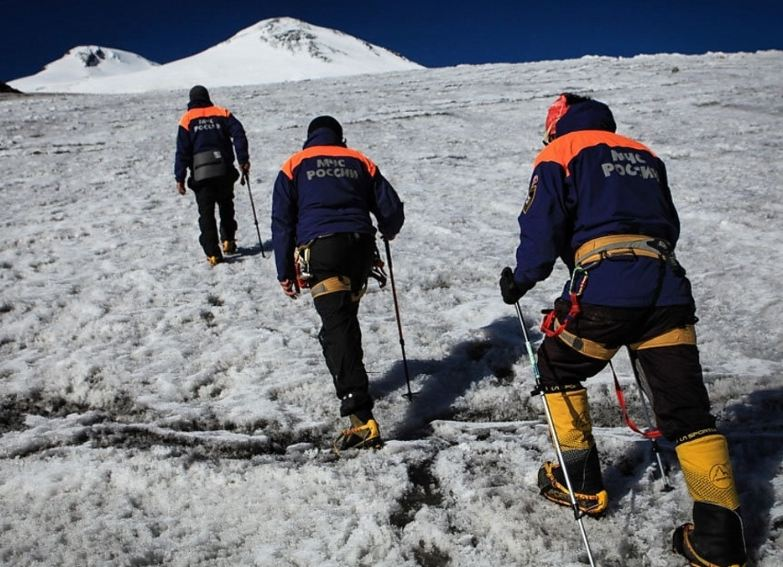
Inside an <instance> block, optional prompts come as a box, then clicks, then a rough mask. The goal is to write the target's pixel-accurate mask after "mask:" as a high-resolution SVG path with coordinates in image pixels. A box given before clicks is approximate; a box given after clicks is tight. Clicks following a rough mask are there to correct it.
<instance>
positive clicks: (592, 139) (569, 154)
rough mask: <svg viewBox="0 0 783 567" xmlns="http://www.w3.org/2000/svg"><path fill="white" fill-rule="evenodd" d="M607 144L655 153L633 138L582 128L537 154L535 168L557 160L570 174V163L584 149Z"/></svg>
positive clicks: (558, 139)
mask: <svg viewBox="0 0 783 567" xmlns="http://www.w3.org/2000/svg"><path fill="white" fill-rule="evenodd" d="M601 144H605V145H607V146H609V147H611V148H632V149H634V150H641V151H644V152H649V153H650V154H651V155H653V156H654V155H655V154H654V153H653V151H652V150H650V148H648V147H647V146H645V145H644V144H642V143H641V142H637V141H636V140H633V139H631V138H627V137H625V136H621V135H619V134H615V133H613V132H606V131H605V130H580V131H578V132H572V133H570V134H566V135H565V136H562V137H560V138H557V139H556V140H555V141H553V142H552V143H551V144H549V145H548V146H547V147H546V148H544V149H543V150H541V152H540V153H539V154H538V155H537V156H536V159H535V161H534V162H533V169H535V168H536V167H538V165H539V164H540V163H543V162H546V161H548V162H555V163H557V164H559V165H560V166H561V167H562V168H563V169H564V170H565V171H566V175H569V174H570V172H569V171H568V164H569V163H571V160H573V159H574V158H575V157H576V156H577V155H578V154H579V153H580V152H581V151H582V150H585V149H587V148H592V147H595V146H598V145H601Z"/></svg>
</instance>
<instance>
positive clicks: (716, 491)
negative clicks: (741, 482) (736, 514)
mask: <svg viewBox="0 0 783 567" xmlns="http://www.w3.org/2000/svg"><path fill="white" fill-rule="evenodd" d="M676 450H677V458H678V459H679V460H680V467H682V474H683V476H685V482H686V484H687V485H688V492H690V494H691V498H693V500H694V501H696V502H709V503H711V504H716V505H718V506H723V507H724V508H728V509H729V510H736V509H737V508H739V505H740V502H739V496H737V489H736V487H735V486H734V473H733V471H732V470H731V461H730V460H729V447H728V444H727V443H726V438H725V437H724V436H723V435H721V434H719V433H713V434H710V435H705V436H704V437H698V438H696V439H694V440H693V441H687V442H685V443H680V444H679V445H677V447H676Z"/></svg>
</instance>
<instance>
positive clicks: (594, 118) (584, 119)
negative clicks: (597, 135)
mask: <svg viewBox="0 0 783 567" xmlns="http://www.w3.org/2000/svg"><path fill="white" fill-rule="evenodd" d="M579 130H605V131H607V132H615V131H616V130H617V124H615V122H614V116H612V111H611V110H610V109H609V107H608V106H606V105H605V104H604V103H603V102H598V101H597V100H585V101H582V102H577V103H575V104H572V105H570V106H569V107H568V110H567V111H566V113H565V114H564V115H563V116H562V117H561V118H560V120H558V121H557V130H556V132H557V137H558V138H559V137H560V136H565V135H566V134H569V133H571V132H577V131H579Z"/></svg>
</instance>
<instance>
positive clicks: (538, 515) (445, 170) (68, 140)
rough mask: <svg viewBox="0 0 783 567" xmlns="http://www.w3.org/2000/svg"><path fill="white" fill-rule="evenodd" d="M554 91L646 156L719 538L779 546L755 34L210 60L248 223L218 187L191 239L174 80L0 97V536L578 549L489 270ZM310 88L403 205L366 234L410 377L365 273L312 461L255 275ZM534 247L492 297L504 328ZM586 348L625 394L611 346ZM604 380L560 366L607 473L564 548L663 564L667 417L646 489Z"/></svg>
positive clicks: (20, 542)
mask: <svg viewBox="0 0 783 567" xmlns="http://www.w3.org/2000/svg"><path fill="white" fill-rule="evenodd" d="M241 39H242V38H235V41H237V42H239V41H240V40H241ZM147 72H149V71H143V72H141V73H147ZM139 74H140V73H139ZM204 82H205V84H207V86H212V84H210V82H209V81H204ZM564 90H568V91H576V92H580V93H583V94H588V95H592V96H594V97H595V98H597V99H599V100H602V101H604V102H606V103H608V104H609V105H610V106H611V107H612V108H613V109H614V112H615V117H616V119H617V122H618V125H619V131H620V132H621V133H623V134H626V135H630V136H632V137H636V138H639V139H640V140H642V141H643V142H645V143H647V144H649V145H650V146H651V147H652V148H653V150H654V151H655V152H656V153H657V154H658V155H659V156H660V157H662V158H663V160H664V161H665V162H666V163H667V165H668V173H669V179H670V182H671V186H672V192H673V195H674V200H675V203H676V204H677V206H678V208H679V212H680V216H681V220H682V238H681V240H680V243H679V246H678V248H677V252H678V257H679V259H680V260H681V262H682V263H683V265H684V266H685V267H686V268H687V269H688V273H689V276H690V278H691V280H692V282H693V285H694V290H695V294H696V301H697V306H698V314H699V316H700V318H701V321H700V323H699V325H698V332H699V341H700V346H701V353H702V363H703V366H704V370H705V376H706V381H707V386H708V389H709V391H710V394H711V397H712V401H713V404H714V411H715V413H716V415H717V417H718V420H719V425H720V427H721V428H722V430H723V431H724V432H725V433H726V434H727V436H728V439H729V442H730V446H731V451H732V459H733V463H734V470H735V473H736V479H737V485H738V488H739V491H740V498H741V501H742V506H743V509H744V511H745V526H746V531H747V541H748V546H749V549H750V553H751V555H752V558H753V562H754V564H756V565H758V566H761V567H777V566H779V565H781V564H783V550H781V545H782V544H783V534H782V530H783V505H782V504H781V496H782V495H783V472H782V471H781V461H782V460H783V443H782V441H783V433H782V432H783V417H781V416H783V413H782V410H783V382H782V381H781V374H782V371H783V364H782V362H781V361H782V360H783V356H782V355H783V336H781V325H780V319H781V314H780V306H781V304H782V301H781V300H783V297H782V294H781V266H782V265H783V247H781V245H780V243H781V239H782V237H783V231H782V230H781V227H782V226H783V225H781V217H783V206H782V205H781V199H780V195H779V193H780V188H781V186H783V170H782V169H781V160H780V148H781V134H780V133H781V132H783V101H782V100H781V98H780V93H781V92H783V53H781V52H779V51H771V52H759V53H753V54H747V53H743V54H720V53H712V54H706V55H703V56H680V55H656V56H640V57H634V58H629V59H615V58H605V57H586V58H582V59H578V60H571V61H549V62H540V63H530V64H518V65H484V66H461V67H456V68H448V69H438V70H418V71H414V72H401V73H391V74H384V75H363V76H359V77H352V78H341V79H322V80H317V81H304V82H290V83H287V84H276V85H256V86H245V87H235V88H225V89H220V88H216V89H213V91H212V94H213V99H214V100H215V102H216V103H218V104H221V105H225V106H227V107H229V108H230V109H231V110H232V111H233V112H234V113H235V114H236V115H237V116H238V117H239V119H240V120H241V121H242V122H243V123H244V125H245V127H246V129H247V132H248V137H249V140H250V146H251V155H252V164H253V170H252V175H251V181H252V186H251V189H252V192H253V198H254V200H255V206H256V209H257V211H258V215H259V221H260V231H261V235H262V239H263V241H264V247H265V250H266V252H267V254H266V255H267V258H266V259H264V258H262V256H261V255H260V250H259V246H258V241H257V237H256V231H255V226H254V222H253V215H252V212H251V208H250V202H249V199H248V194H247V187H242V186H240V185H237V186H236V203H237V209H238V212H237V217H238V222H239V226H240V232H239V239H240V240H239V245H240V254H239V255H238V256H236V257H234V258H232V259H231V261H230V262H228V263H226V264H222V265H220V266H218V267H216V268H214V269H212V268H209V266H208V265H207V263H206V261H205V259H204V257H203V254H202V252H201V249H200V247H199V245H198V242H197V237H198V229H197V223H196V217H197V211H196V205H195V202H194V199H193V196H192V194H188V195H187V196H185V197H181V196H179V195H178V194H177V193H176V191H175V185H174V178H173V154H174V141H175V132H176V124H177V120H178V119H179V116H180V114H181V113H182V111H183V110H184V107H185V103H186V102H187V89H184V90H182V91H179V92H173V93H165V92H159V93H148V94H143V95H123V96H111V95H63V94H59V95H51V94H46V95H34V96H18V95H16V96H11V95H8V96H4V97H2V98H0V109H1V110H2V113H1V114H0V116H2V118H0V121H2V131H3V133H4V135H3V137H2V138H0V164H1V166H2V171H1V172H0V173H1V174H2V180H3V181H2V197H3V205H4V206H3V210H4V216H3V221H2V233H1V234H0V321H2V327H0V435H1V436H0V510H2V513H0V564H3V565H25V566H44V565H46V566H50V565H64V566H85V565H102V566H103V565H105V566H108V565H112V566H113V565H137V566H141V565H167V566H182V567H185V566H205V567H206V566H210V567H214V566H237V565H257V566H269V567H273V566H274V567H279V566H334V567H337V566H340V567H343V566H388V567H402V566H410V567H413V566H416V565H422V566H428V567H435V566H446V565H452V566H470V567H477V566H491V567H500V566H528V565H536V566H557V567H566V566H577V565H584V564H585V561H586V558H585V555H584V552H583V548H582V543H581V538H580V535H579V531H578V529H577V525H576V523H575V521H574V518H573V515H572V514H571V512H570V511H569V510H568V509H565V508H558V507H555V506H553V505H552V504H550V503H548V502H546V501H544V500H543V499H542V498H541V497H540V496H539V495H538V492H537V489H536V471H537V470H538V467H539V465H540V463H541V462H542V461H543V460H545V459H552V458H554V453H553V451H552V447H551V444H550V442H549V439H548V437H547V430H546V426H545V422H544V419H543V413H542V408H541V404H540V400H539V398H538V397H536V396H531V389H532V386H533V380H532V375H531V368H530V365H529V362H528V359H527V356H526V354H525V349H524V345H523V342H522V333H521V329H520V325H519V321H518V320H517V317H516V314H515V312H514V309H513V308H511V307H509V306H507V305H505V304H503V303H502V301H501V299H500V294H499V292H498V289H497V280H498V276H499V273H500V271H501V269H502V268H503V266H505V265H506V264H509V263H511V262H512V261H513V258H514V250H515V247H516V243H517V239H518V232H517V220H516V219H517V215H518V213H519V210H520V207H521V205H522V203H523V202H524V199H525V196H526V193H527V185H528V181H529V176H530V164H531V162H532V160H533V158H534V156H535V155H536V153H537V152H538V151H539V150H540V148H541V142H540V140H541V132H542V124H543V120H544V116H545V113H546V109H547V107H548V106H549V104H550V103H551V102H552V101H553V100H554V98H555V97H556V95H557V94H558V93H560V92H561V91H564ZM319 114H332V115H334V116H335V117H337V118H338V119H339V120H341V121H342V122H343V125H344V127H345V132H346V136H347V139H348V142H349V144H350V145H352V146H354V147H357V148H359V149H361V150H363V151H365V152H366V153H367V154H368V155H369V156H370V157H371V158H373V159H374V160H375V161H376V163H377V164H378V165H379V166H380V168H381V170H382V171H383V172H384V174H385V175H386V176H387V177H388V178H389V179H390V181H391V182H392V183H393V184H394V186H395V187H396V188H397V190H398V192H399V193H400V195H401V197H402V199H403V200H404V201H405V206H406V213H407V221H406V224H405V226H404V228H403V230H402V232H401V233H400V235H399V236H398V238H397V239H396V240H394V242H393V243H392V245H391V250H392V255H393V258H392V259H393V267H394V276H395V283H396V286H397V293H398V297H399V302H400V312H401V319H402V325H403V330H404V333H405V334H404V339H405V347H406V353H407V356H408V366H409V368H410V374H411V387H412V389H413V391H414V392H416V395H415V396H414V397H413V399H412V401H410V402H409V401H408V399H407V398H406V397H405V396H404V394H405V393H406V391H407V389H406V384H405V374H404V372H403V365H402V363H401V356H400V348H399V346H400V345H399V336H398V333H397V326H396V322H395V316H394V307H393V302H392V295H391V290H390V289H389V288H388V287H387V288H386V289H384V290H380V289H378V287H377V285H376V284H375V283H371V285H370V290H369V293H368V294H367V295H366V296H365V298H364V299H363V301H362V307H361V310H360V318H361V322H362V329H363V333H364V347H365V356H366V365H367V368H368V370H369V372H370V380H371V388H372V392H373V393H374V395H375V397H376V398H377V406H376V410H375V411H376V416H377V418H378V420H379V422H380V424H381V428H382V433H383V434H384V436H385V438H386V439H387V443H386V446H385V447H384V448H383V449H381V450H379V451H374V452H360V453H358V454H353V455H350V456H348V457H346V458H341V459H336V458H334V457H333V456H331V455H330V453H329V446H330V443H331V440H332V438H333V437H334V435H335V434H336V433H337V431H338V430H339V429H340V428H341V427H344V426H345V425H346V420H344V419H341V418H340V417H339V416H338V403H337V400H336V399H335V397H334V394H333V388H332V380H331V377H330V376H329V374H328V372H327V369H326V367H325V365H324V362H323V360H322V356H321V352H320V347H319V345H318V341H317V338H316V336H317V333H318V328H319V321H318V318H317V315H316V313H315V310H314V309H313V307H312V301H311V299H310V298H309V297H307V296H306V295H305V296H303V297H301V298H299V299H298V300H296V301H291V300H290V299H288V298H286V297H285V296H284V295H283V294H282V293H281V291H280V288H279V285H278V284H277V281H276V274H275V271H274V264H273V260H272V259H271V258H270V255H271V252H270V241H269V238H270V232H269V211H270V205H271V187H272V183H273V180H274V178H275V176H276V173H277V170H278V167H279V165H280V164H281V163H282V162H283V160H284V159H285V158H286V157H287V156H288V155H289V154H290V153H292V152H294V151H296V150H297V149H299V148H300V147H301V144H302V141H303V139H304V136H305V129H306V127H307V124H308V122H309V120H310V119H311V118H312V117H314V116H316V115H319ZM381 249H382V250H383V247H381ZM565 276H566V274H565V270H564V268H563V267H562V266H559V267H558V268H557V269H556V271H555V273H554V274H553V276H552V277H551V278H550V279H549V280H548V281H546V282H544V283H542V284H539V285H537V286H536V287H535V288H534V289H533V290H532V291H530V292H529V293H528V295H527V296H525V297H524V298H523V300H522V302H521V305H522V308H523V313H524V316H525V319H526V321H527V326H528V330H529V332H530V334H531V337H532V339H533V340H534V341H535V342H538V341H540V339H541V334H540V333H539V332H538V330H537V321H538V318H539V316H540V315H539V312H540V310H541V309H542V308H546V307H548V306H549V305H551V302H552V300H553V298H554V297H555V296H556V295H557V294H558V293H559V290H560V288H561V286H562V283H563V280H564V279H565ZM615 366H616V369H617V371H618V373H619V375H620V378H621V381H622V383H623V384H624V386H625V390H626V395H627V396H628V397H629V398H630V400H631V412H632V414H633V415H634V416H635V417H636V419H637V421H642V422H643V421H644V416H643V413H642V406H641V404H640V403H639V398H638V395H637V393H636V388H635V386H634V385H633V381H632V378H631V372H630V367H629V365H628V363H627V359H626V358H625V356H624V355H623V354H622V353H621V354H619V355H618V356H617V359H616V364H615ZM610 382H611V376H610V374H608V372H604V373H601V374H599V375H598V376H596V377H595V378H593V379H591V380H589V381H588V382H587V384H588V391H589V395H590V399H591V404H592V416H593V420H594V423H595V425H596V438H597V441H598V444H599V447H600V450H601V461H602V464H603V467H604V472H605V481H606V484H607V488H608V490H609V494H610V497H611V504H610V507H609V511H608V514H607V515H606V517H604V518H602V519H600V520H594V519H590V518H586V519H585V520H584V522H585V528H586V531H587V534H588V537H589V538H590V540H591V544H592V547H593V552H594V554H595V557H596V559H597V562H598V564H599V565H601V566H603V567H623V566H650V567H653V566H654V567H665V566H681V565H683V562H682V561H679V560H678V559H677V558H676V557H675V556H674V555H673V554H672V553H671V551H670V534H671V531H672V529H673V528H674V527H675V526H677V525H678V524H679V523H681V522H684V521H687V520H688V519H689V518H690V506H691V504H690V500H689V497H688V493H687V490H686V488H685V485H684V483H683V479H682V474H681V472H680V469H679V467H678V465H677V463H676V459H675V458H674V451H673V447H672V445H671V444H669V443H666V442H665V443H663V447H664V456H665V458H666V460H667V461H668V463H669V465H670V466H671V480H672V483H673V484H674V486H675V490H673V491H671V492H663V491H662V490H661V483H660V481H658V480H657V479H655V478H654V474H653V473H654V472H655V469H654V467H653V463H652V460H651V455H650V450H649V445H648V444H647V442H645V441H644V440H642V439H640V438H639V437H638V436H637V435H636V434H634V433H632V432H631V431H630V430H629V429H628V428H627V427H625V426H624V424H623V423H622V421H621V418H620V413H619V411H618V409H617V403H616V401H615V400H614V397H613V392H612V391H611V388H610Z"/></svg>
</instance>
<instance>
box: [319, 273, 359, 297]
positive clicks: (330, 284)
mask: <svg viewBox="0 0 783 567" xmlns="http://www.w3.org/2000/svg"><path fill="white" fill-rule="evenodd" d="M337 291H351V280H350V279H349V278H347V277H345V276H332V277H331V278H326V279H325V280H322V281H320V282H318V283H317V284H315V285H314V286H312V287H311V288H310V295H311V296H312V297H313V299H315V298H316V297H320V296H322V295H326V294H329V293H335V292H337Z"/></svg>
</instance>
